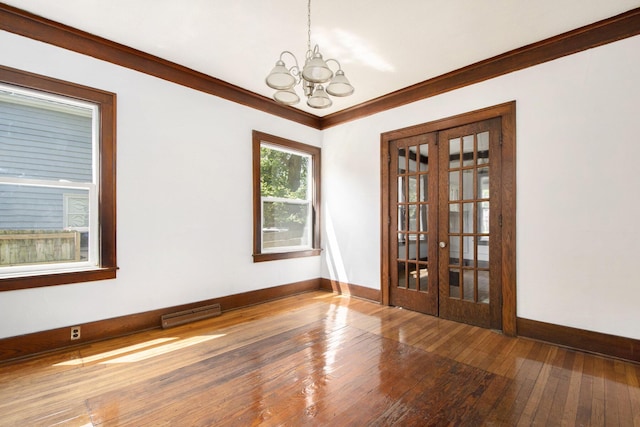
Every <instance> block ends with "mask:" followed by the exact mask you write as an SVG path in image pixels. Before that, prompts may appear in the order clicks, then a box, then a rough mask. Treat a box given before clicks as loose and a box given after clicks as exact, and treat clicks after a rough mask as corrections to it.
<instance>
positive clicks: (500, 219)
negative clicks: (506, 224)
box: [498, 214, 502, 227]
mask: <svg viewBox="0 0 640 427" xmlns="http://www.w3.org/2000/svg"><path fill="white" fill-rule="evenodd" d="M498 225H499V226H500V227H502V214H500V215H498Z"/></svg>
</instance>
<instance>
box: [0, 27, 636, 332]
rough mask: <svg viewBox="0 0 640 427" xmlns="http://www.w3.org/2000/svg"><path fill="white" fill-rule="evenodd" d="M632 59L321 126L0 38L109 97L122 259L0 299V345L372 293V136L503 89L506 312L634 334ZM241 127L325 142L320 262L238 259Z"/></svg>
mask: <svg viewBox="0 0 640 427" xmlns="http://www.w3.org/2000/svg"><path fill="white" fill-rule="evenodd" d="M638 52H640V37H634V38H631V39H626V40H622V41H620V42H616V43H613V44H609V45H606V46H603V47H600V48H597V49H592V50H589V51H586V52H582V53H579V54H576V55H572V56H570V57H567V58H561V59H559V60H556V61H553V62H550V63H546V64H542V65H539V66H536V67H532V68H529V69H527V70H523V71H520V72H516V73H512V74H509V75H506V76H503V77H500V78H497V79H493V80H490V81H486V82H483V83H480V84H477V85H473V86H470V87H466V88H463V89H459V90H456V91H453V92H450V93H446V94H443V95H440V96H436V97H433V98H430V99H427V100H423V101H419V102H416V103H413V104H410V105H407V106H403V107H400V108H396V109H394V110H391V111H387V112H384V113H380V114H377V115H375V116H372V117H368V118H364V119H361V120H358V121H355V122H351V123H346V124H344V125H340V126H337V127H335V128H331V129H328V130H326V131H324V132H319V131H316V130H314V129H311V128H308V127H305V126H302V125H298V124H295V123H291V122H288V121H286V120H284V119H280V118H277V117H275V116H271V115H268V114H266V113H262V112H259V111H255V110H252V109H248V108H246V107H243V106H240V105H237V104H234V103H231V102H228V101H225V100H222V99H219V98H216V97H213V96H210V95H206V94H203V93H200V92H197V91H193V90H191V89H188V88H184V87H181V86H178V85H174V84H171V83H168V82H165V81H162V80H159V79H156V78H154V77H150V76H147V75H144V74H141V73H137V72H134V71H131V70H128V69H125V68H122V67H118V66H114V65H112V64H108V63H105V62H102V61H98V60H95V59H92V58H89V57H85V56H82V55H79V54H75V53H72V52H68V51H65V50H62V49H58V48H55V47H52V46H49V45H47V44H43V43H39V42H35V41H32V40H29V39H26V38H22V37H19V36H15V35H12V34H9V33H6V32H0V58H1V63H2V64H3V65H6V66H10V67H15V68H19V69H23V70H26V71H31V72H35V73H40V74H45V75H48V76H52V77H56V78H60V79H64V80H68V81H73V82H77V83H81V84H85V85H88V86H92V87H96V88H100V89H104V90H108V91H112V92H115V93H117V94H118V122H117V126H118V134H117V135H118V140H117V143H118V171H117V173H118V188H117V191H118V236H117V238H118V263H119V266H120V270H119V272H118V278H117V279H115V280H109V281H100V282H94V283H84V284H73V285H64V286H55V287H49V288H39V289H29V290H21V291H12V292H2V293H0V338H3V337H8V336H15V335H20V334H25V333H29V332H35V331H40V330H47V329H52V328H56V327H63V326H70V325H73V324H81V323H85V322H89V321H94V320H100V319H106V318H111V317H115V316H120V315H126V314H130V313H137V312H143V311H147V310H152V309H155V308H160V307H167V306H174V305H177V304H182V303H188V302H193V301H201V300H205V299H209V298H215V297H218V296H223V295H230V294H236V293H240V292H246V291H251V290H255V289H260V288H265V287H270V286H274V285H280V284H284V283H291V282H296V281H300V280H306V279H311V278H316V277H318V276H319V275H320V274H322V277H326V278H333V279H338V280H341V281H344V282H349V283H354V284H358V285H361V286H366V287H371V288H374V289H379V288H380V234H379V233H380V223H379V218H380V160H379V157H380V134H381V133H383V132H386V131H390V130H394V129H399V128H402V127H406V126H410V125H415V124H419V123H424V122H428V121H432V120H436V119H440V118H444V117H449V116H452V115H456V114H460V113H464V112H468V111H472V110H475V109H479V108H484V107H487V106H491V105H496V104H499V103H503V102H507V101H511V100H516V101H517V179H518V181H517V191H518V197H517V209H518V212H517V251H518V252H517V280H518V283H517V291H518V295H517V299H518V305H517V311H518V316H520V317H523V318H528V319H533V320H540V321H545V322H550V323H555V324H559V325H566V326H572V327H578V328H583V329H588V330H593V331H598V332H604V333H610V334H616V335H621V336H626V337H631V338H636V339H640V326H639V325H640V310H638V308H637V307H638V305H639V303H638V301H640V279H638V278H637V276H636V274H635V271H634V268H633V267H634V266H635V265H636V264H638V260H637V259H636V254H637V253H638V251H637V245H638V242H639V241H640V232H639V231H638V228H637V227H634V223H635V222H636V221H635V218H636V216H637V215H638V211H640V191H638V184H639V180H638V178H637V173H636V172H635V169H637V166H636V158H640V141H639V138H638V135H637V132H636V131H635V130H636V129H637V125H636V123H637V120H638V111H639V110H640V109H639V108H638V107H637V105H636V103H637V102H638V101H637V100H638V99H640V73H638V72H637V70H638V69H640V55H638ZM390 78H392V76H390ZM252 129H258V130H261V131H264V132H267V133H272V134H275V135H278V136H282V137H284V138H289V139H294V140H298V141H302V142H306V143H309V144H313V145H321V144H322V146H323V171H322V173H323V194H322V197H323V206H324V211H325V212H324V213H325V216H324V229H325V236H324V240H323V246H324V248H325V252H324V257H323V260H324V262H323V263H322V266H321V263H320V259H319V258H317V257H315V258H302V259H294V260H286V261H277V262H268V263H258V264H254V263H253V262H252V258H251V248H252V235H251V233H252V231H251V230H252V208H251V162H250V159H251V130H252ZM179 241H182V242H183V244H175V243H174V242H179ZM169 242H171V243H169Z"/></svg>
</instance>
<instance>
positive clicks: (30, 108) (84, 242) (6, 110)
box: [0, 68, 116, 290]
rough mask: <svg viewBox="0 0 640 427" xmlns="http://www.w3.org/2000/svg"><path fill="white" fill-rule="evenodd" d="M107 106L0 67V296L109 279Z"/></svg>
mask: <svg viewBox="0 0 640 427" xmlns="http://www.w3.org/2000/svg"><path fill="white" fill-rule="evenodd" d="M114 101H115V95H113V94H109V93H106V92H102V91H97V90H95V89H90V88H86V87H83V86H78V85H74V84H71V83H66V82H61V81H57V80H52V79H48V78H45V77H41V76H36V75H33V74H29V73H24V72H21V71H18V70H12V69H8V68H0V290H12V289H22V288H29V287H37V286H48V285H55V284H62V283H73V282H80V281H88V280H99V279H105V278H112V277H115V268H116V265H115V214H114V212H115V209H114V208H115V172H114V170H115V169H114V168H115V142H114V132H113V129H114V123H113V120H114V111H115V110H114V108H115V107H114Z"/></svg>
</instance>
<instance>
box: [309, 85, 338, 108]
mask: <svg viewBox="0 0 640 427" xmlns="http://www.w3.org/2000/svg"><path fill="white" fill-rule="evenodd" d="M331 104H333V102H332V101H331V99H330V98H329V96H328V95H327V92H325V91H324V88H323V87H322V85H318V86H316V88H315V90H314V91H313V95H311V96H310V97H309V99H308V100H307V105H308V106H309V107H312V108H327V107H331Z"/></svg>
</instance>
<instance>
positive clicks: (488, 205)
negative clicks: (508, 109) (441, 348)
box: [383, 117, 502, 329]
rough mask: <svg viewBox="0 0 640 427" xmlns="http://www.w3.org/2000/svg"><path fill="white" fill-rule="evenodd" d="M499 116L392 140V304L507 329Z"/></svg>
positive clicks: (389, 270)
mask: <svg viewBox="0 0 640 427" xmlns="http://www.w3.org/2000/svg"><path fill="white" fill-rule="evenodd" d="M500 141H501V118H500V117H496V118H491V119H486V120H482V121H478V122H474V123H471V124H465V125H462V126H456V127H451V128H447V129H444V130H438V131H433V132H425V133H421V134H417V135H410V136H406V137H400V138H396V139H390V140H389V141H388V144H389V145H388V150H389V151H388V162H389V165H388V167H389V169H388V174H387V176H388V179H389V181H388V183H387V185H388V187H387V188H388V196H389V199H388V200H389V201H388V204H387V206H388V227H389V232H388V233H386V236H388V237H387V239H388V241H387V242H386V244H387V245H388V251H386V253H387V254H388V259H387V260H383V262H386V263H387V265H388V270H387V271H388V286H389V290H388V291H389V294H388V295H389V303H390V304H391V305H395V306H400V307H405V308H407V309H411V310H415V311H420V312H423V313H427V314H432V315H437V316H440V317H444V318H447V319H451V320H456V321H460V322H465V323H470V324H474V325H478V326H482V327H485V328H494V329H502V312H501V309H502V282H501V280H502V272H501V265H502V263H501V253H502V246H501V245H502V236H501V226H502V214H501V212H502V206H501V192H502V190H501V143H500Z"/></svg>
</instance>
